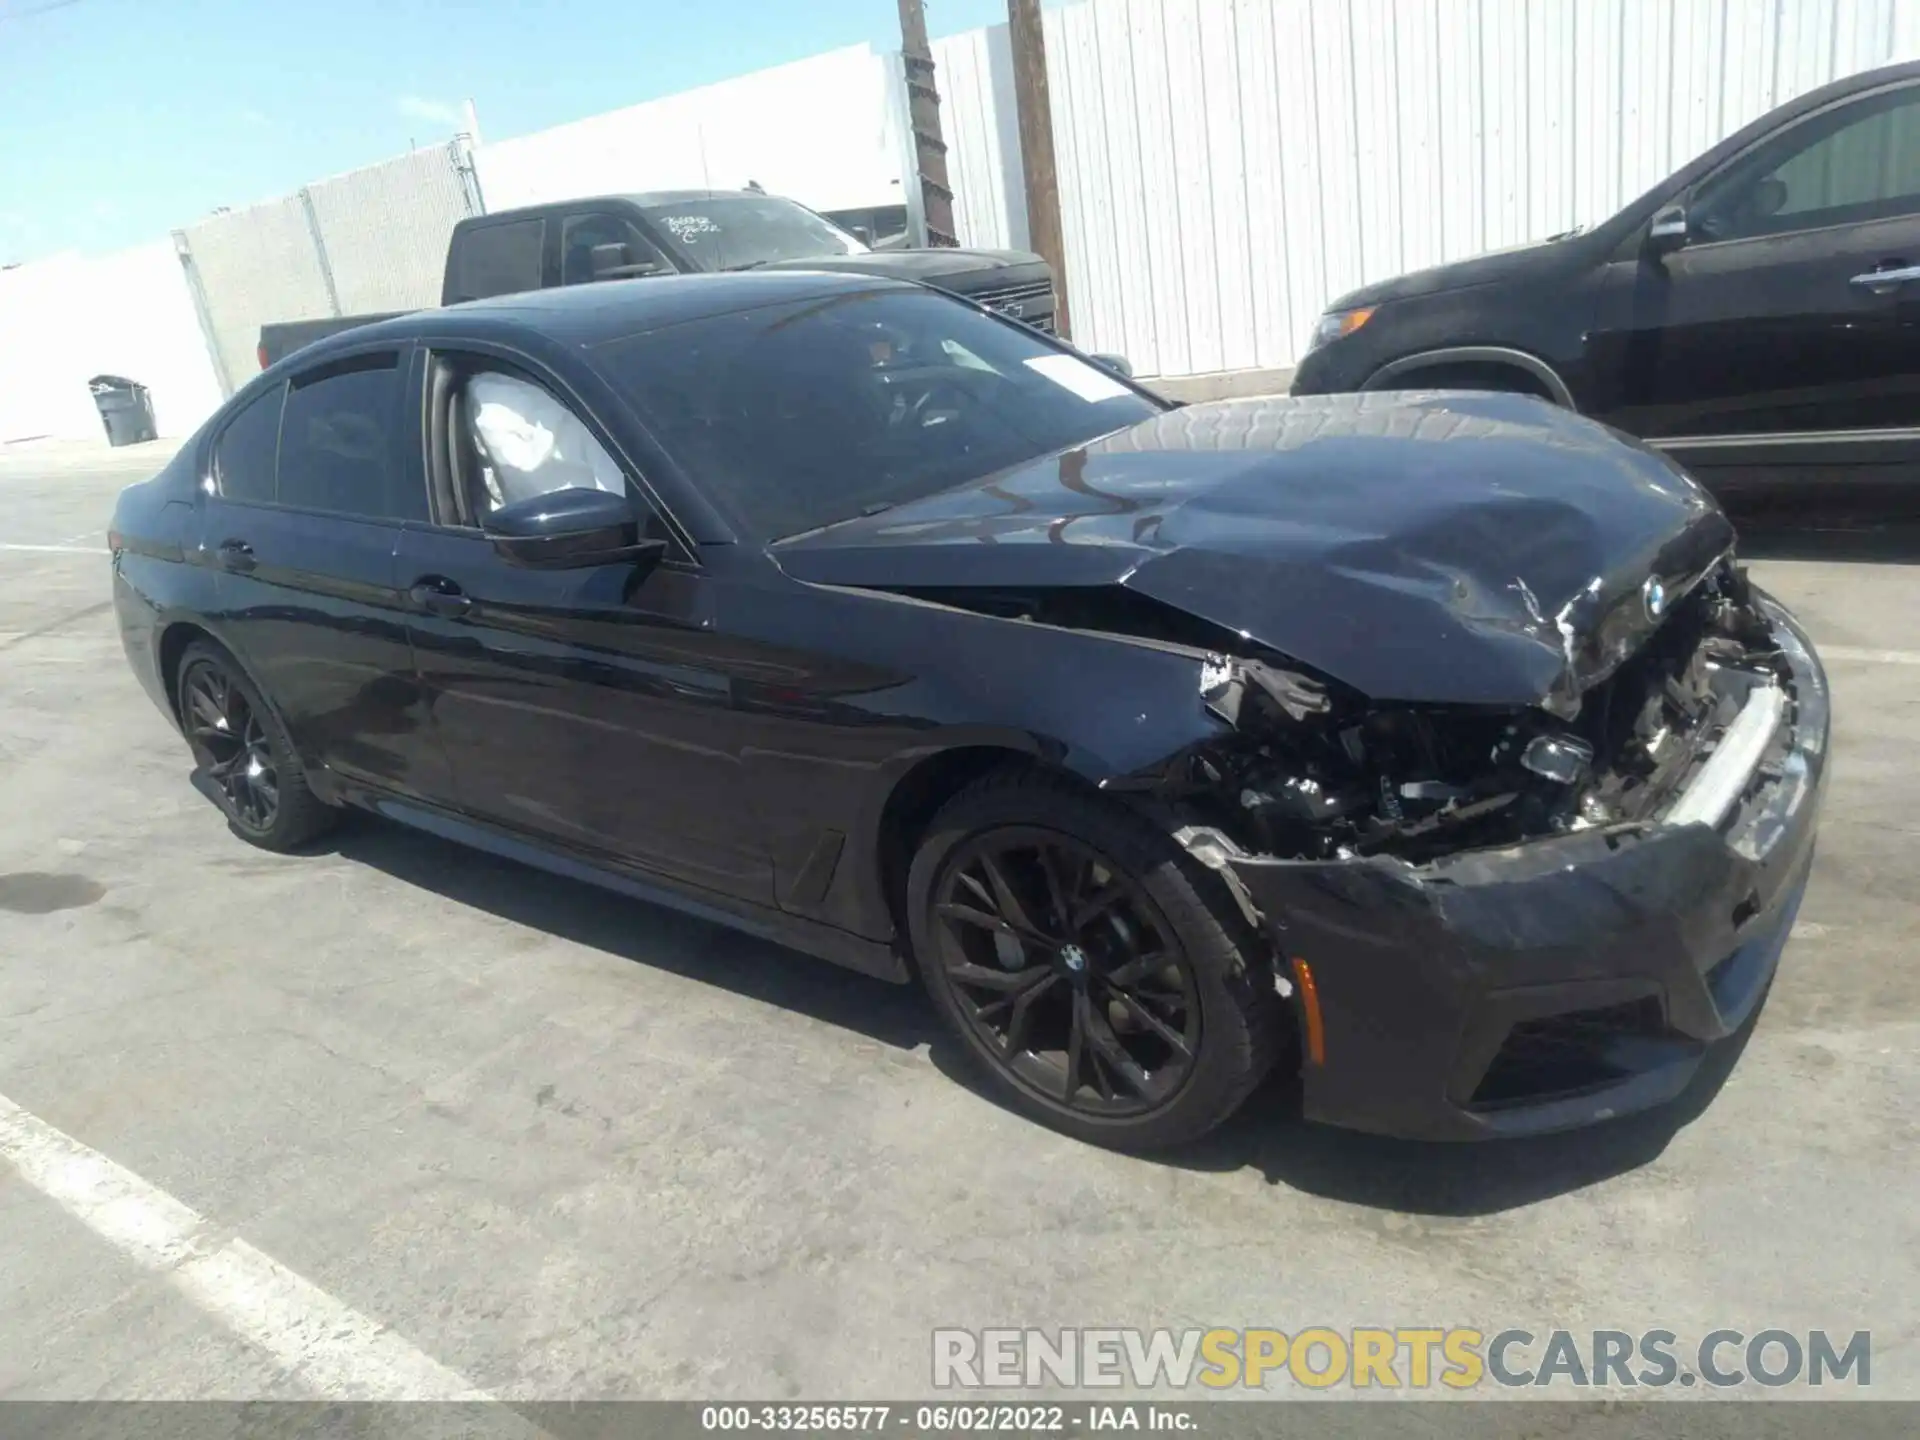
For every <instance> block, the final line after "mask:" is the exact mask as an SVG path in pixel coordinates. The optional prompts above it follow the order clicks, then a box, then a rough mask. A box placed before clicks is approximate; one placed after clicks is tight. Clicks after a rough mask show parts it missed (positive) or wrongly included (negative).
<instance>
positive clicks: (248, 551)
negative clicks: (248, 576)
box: [213, 540, 258, 574]
mask: <svg viewBox="0 0 1920 1440" xmlns="http://www.w3.org/2000/svg"><path fill="white" fill-rule="evenodd" d="M213 553H214V555H215V556H216V557H217V558H218V559H219V561H220V566H221V568H222V569H224V570H237V571H240V572H241V573H243V574H244V573H245V572H246V571H248V570H251V569H253V567H254V566H255V565H256V564H257V563H258V562H257V561H256V560H255V559H254V558H253V546H251V545H249V544H248V543H247V542H246V541H244V540H222V541H221V542H220V545H219V548H218V549H216V550H215V551H214V552H213Z"/></svg>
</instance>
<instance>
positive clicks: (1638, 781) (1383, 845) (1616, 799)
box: [1159, 562, 1790, 864]
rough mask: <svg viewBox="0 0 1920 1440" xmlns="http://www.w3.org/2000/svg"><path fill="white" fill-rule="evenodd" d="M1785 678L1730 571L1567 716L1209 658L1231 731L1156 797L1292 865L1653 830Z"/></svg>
mask: <svg viewBox="0 0 1920 1440" xmlns="http://www.w3.org/2000/svg"><path fill="white" fill-rule="evenodd" d="M1786 668H1787V667H1786V666H1785V664H1784V663H1783V662H1781V661H1780V660H1779V659H1778V656H1777V646H1776V642H1775V640H1774V639H1773V638H1772V633H1771V631H1770V630H1769V629H1768V628H1767V626H1766V625H1765V623H1764V618H1763V617H1762V616H1761V615H1760V614H1759V613H1758V611H1757V610H1756V609H1755V607H1754V603H1753V599H1752V596H1751V593H1750V591H1749V588H1748V586H1747V584H1746V580H1745V577H1744V574H1743V573H1742V572H1740V571H1739V570H1738V569H1737V568H1736V567H1734V566H1733V565H1732V564H1731V562H1723V563H1722V564H1721V566H1720V567H1719V568H1718V569H1717V570H1716V571H1715V572H1714V573H1713V574H1712V575H1710V576H1709V577H1708V578H1706V579H1705V580H1703V581H1702V582H1701V583H1700V584H1698V585H1696V586H1695V587H1694V588H1693V589H1692V590H1691V591H1690V592H1689V593H1687V594H1686V595H1685V596H1684V597H1683V598H1682V599H1681V600H1680V601H1678V602H1677V603H1676V604H1675V605H1674V607H1673V609H1672V610H1671V612H1670V613H1669V614H1668V616H1667V617H1666V619H1665V621H1664V622H1663V623H1662V624H1661V625H1660V627H1659V628H1658V629H1657V630H1655V631H1654V632H1653V633H1652V634H1651V635H1650V636H1648V637H1647V638H1646V639H1645V640H1644V641H1643V642H1642V643H1641V645H1640V646H1639V648H1638V649H1637V651H1636V652H1635V653H1634V654H1632V655H1631V656H1630V657H1629V658H1628V659H1627V660H1625V661H1624V662H1623V663H1622V664H1620V665H1619V667H1618V668H1617V669H1616V670H1615V671H1614V672H1613V673H1612V674H1611V675H1609V676H1607V677H1606V678H1605V679H1604V680H1602V681H1600V682H1599V683H1598V684H1596V685H1594V686H1593V687H1592V688H1590V689H1589V690H1587V691H1586V692H1585V693H1584V694H1583V695H1582V696H1581V697H1580V703H1579V705H1578V706H1577V708H1576V709H1575V710H1574V712H1573V713H1572V714H1570V715H1565V716H1562V715H1557V714H1552V713H1549V712H1548V711H1547V710H1545V709H1544V708H1541V707H1538V706H1529V707H1525V708H1523V709H1518V710H1505V709H1483V708H1479V707H1473V706H1459V705H1455V706H1440V705H1429V706H1421V705H1396V704H1376V703H1374V702H1371V701H1369V700H1366V699H1365V698H1364V697H1358V696H1355V695H1352V694H1350V693H1347V692H1344V691H1343V690H1341V689H1340V687H1338V686H1335V685H1327V684H1323V683H1322V682H1320V681H1319V680H1318V679H1316V678H1314V677H1309V676H1304V675H1298V674H1293V673H1291V672H1289V671H1287V670H1286V669H1284V668H1282V667H1281V666H1279V665H1278V664H1270V663H1265V662H1261V661H1258V660H1248V659H1231V658H1227V657H1214V659H1213V660H1211V661H1210V662H1209V667H1208V670H1207V671H1206V672H1203V678H1202V696H1203V698H1204V700H1205V701H1206V703H1207V705H1208V708H1209V709H1211V710H1213V711H1214V713H1215V714H1216V715H1218V716H1219V717H1220V718H1221V719H1224V720H1226V721H1227V722H1228V723H1229V724H1230V725H1231V726H1233V733H1232V734H1231V735H1227V736H1221V737H1218V738H1216V739H1213V740H1211V741H1209V742H1207V743H1205V744H1202V745H1200V746H1197V747H1195V748H1194V749H1193V750H1191V751H1189V752H1187V753H1185V754H1183V755H1181V756H1178V757H1175V759H1174V761H1173V763H1172V764H1171V765H1170V766H1169V767H1168V768H1167V769H1166V771H1165V772H1164V774H1163V776H1162V781H1161V785H1160V787H1159V788H1160V794H1161V797H1162V799H1163V800H1165V801H1167V802H1169V803H1170V804H1171V805H1172V807H1173V809H1174V812H1175V814H1176V815H1177V816H1178V817H1179V819H1180V821H1181V822H1182V824H1183V825H1184V826H1186V827H1189V828H1191V827H1200V828H1204V829H1207V830H1212V831H1216V832H1218V833H1220V834H1222V835H1224V836H1226V837H1227V838H1229V839H1231V840H1232V841H1233V842H1234V844H1235V845H1237V846H1238V847H1239V848H1240V850H1241V851H1243V852H1245V853H1247V854H1251V855H1266V856H1272V857H1276V858H1280V859H1289V860H1307V861H1321V860H1333V859H1354V858H1366V857H1370V856H1391V857H1395V858H1398V859H1402V860H1405V861H1408V862H1409V863H1413V864H1421V863H1425V862H1427V861H1431V860H1436V859H1439V858H1442V857H1445V856H1448V855H1453V854H1457V853H1459V852H1461V851H1464V850H1471V849H1480V848H1485V847H1489V846H1501V845H1513V844H1517V843H1520V842H1523V841H1526V840H1531V839H1536V838H1543V837H1547V836H1552V835H1560V834H1567V833H1570V832H1573V831H1578V830H1585V829H1588V828H1591V827H1594V826H1604V825H1616V824H1659V823H1665V822H1664V821H1663V819H1662V817H1663V815H1664V814H1665V812H1666V811H1667V809H1668V807H1669V806H1670V805H1671V804H1672V802H1673V800H1674V797H1675V796H1676V795H1678V794H1679V793H1680V792H1681V790H1682V788H1683V786H1684V785H1685V784H1686V783H1687V782H1688V781H1689V780H1690V778H1691V777H1693V776H1694V775H1695V774H1696V773H1697V772H1698V770H1699V767H1700V764H1701V762H1702V760H1703V759H1704V758H1705V757H1706V756H1708V755H1709V754H1711V753H1713V750H1714V747H1715V746H1716V745H1717V744H1719V743H1721V741H1722V739H1723V737H1725V736H1726V735H1727V734H1728V733H1729V725H1730V724H1731V722H1732V721H1733V720H1734V717H1735V716H1736V715H1738V714H1740V713H1741V707H1742V702H1743V700H1744V698H1745V697H1746V696H1747V695H1748V693H1749V691H1750V690H1751V689H1752V688H1753V687H1754V686H1755V685H1762V686H1773V685H1786V684H1787V683H1789V679H1790V677H1789V676H1788V675H1787V674H1786V673H1785V672H1786ZM1751 769H1752V765H1751V763H1749V764H1748V765H1747V766H1745V767H1743V768H1742V769H1741V771H1740V773H1741V775H1742V776H1743V777H1744V776H1745V775H1746V773H1747V771H1749V770H1751Z"/></svg>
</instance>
